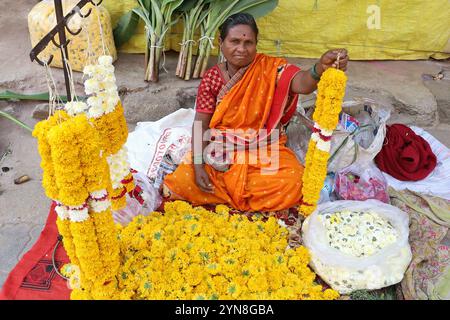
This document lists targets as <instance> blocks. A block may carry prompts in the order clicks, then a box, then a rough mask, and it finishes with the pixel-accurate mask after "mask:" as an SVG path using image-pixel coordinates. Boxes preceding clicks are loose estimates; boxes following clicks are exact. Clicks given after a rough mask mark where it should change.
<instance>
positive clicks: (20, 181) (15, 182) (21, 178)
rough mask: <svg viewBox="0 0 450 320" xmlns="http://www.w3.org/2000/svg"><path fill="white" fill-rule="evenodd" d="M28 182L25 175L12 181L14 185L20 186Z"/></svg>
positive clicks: (28, 178) (27, 177)
mask: <svg viewBox="0 0 450 320" xmlns="http://www.w3.org/2000/svg"><path fill="white" fill-rule="evenodd" d="M30 180H31V178H30V176H28V175H26V174H25V175H23V176H20V177H18V178H17V179H14V184H22V183H25V182H28V181H30Z"/></svg>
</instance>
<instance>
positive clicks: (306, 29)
mask: <svg viewBox="0 0 450 320" xmlns="http://www.w3.org/2000/svg"><path fill="white" fill-rule="evenodd" d="M103 4H104V5H105V6H106V8H107V9H108V10H109V11H110V14H111V17H112V22H113V25H115V24H116V22H117V20H118V19H119V18H120V16H121V15H122V14H124V13H126V12H127V11H128V10H130V9H132V8H134V7H136V6H137V1H136V0H122V1H118V0H104V1H103ZM257 22H258V27H259V29H260V38H259V44H258V50H259V51H260V52H264V53H268V54H272V55H280V56H285V57H305V58H317V57H319V56H320V55H321V54H322V53H323V52H324V51H326V50H328V49H330V48H336V47H345V48H347V49H348V50H349V53H350V56H351V58H352V59H356V60H372V59H379V60H381V59H408V60H414V59H426V58H429V57H430V56H431V57H433V58H436V59H444V58H448V57H450V52H448V50H449V48H448V44H449V38H450V1H449V0H432V1H423V0H396V1H391V0H280V1H279V6H278V7H277V8H276V9H275V10H274V11H273V12H272V13H271V14H270V15H268V16H266V17H263V18H260V19H258V21H257ZM181 28H182V26H180V25H178V26H175V27H174V28H173V30H172V34H171V36H170V37H169V39H168V41H167V43H166V48H167V49H174V50H179V42H180V39H181V35H180V33H181V31H180V30H182V29H181ZM143 31H144V28H143V25H142V23H141V26H140V28H139V31H138V34H137V35H136V36H134V37H133V38H132V39H131V40H130V41H129V43H127V44H125V45H124V46H123V47H122V48H121V50H122V51H125V52H132V53H141V52H144V48H145V36H144V32H143ZM216 52H217V51H216Z"/></svg>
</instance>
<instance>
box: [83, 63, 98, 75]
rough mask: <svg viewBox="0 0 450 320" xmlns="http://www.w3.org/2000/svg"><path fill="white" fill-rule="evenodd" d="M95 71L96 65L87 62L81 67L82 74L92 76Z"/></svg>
mask: <svg viewBox="0 0 450 320" xmlns="http://www.w3.org/2000/svg"><path fill="white" fill-rule="evenodd" d="M95 72H96V66H94V65H92V64H89V65H87V66H85V67H84V68H83V74H84V75H87V76H88V77H92V76H93V75H94V74H95Z"/></svg>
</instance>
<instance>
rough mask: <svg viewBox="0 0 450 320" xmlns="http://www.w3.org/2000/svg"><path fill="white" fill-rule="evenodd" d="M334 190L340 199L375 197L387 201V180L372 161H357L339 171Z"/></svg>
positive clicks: (362, 199) (360, 199)
mask: <svg viewBox="0 0 450 320" xmlns="http://www.w3.org/2000/svg"><path fill="white" fill-rule="evenodd" d="M335 191H336V194H337V196H338V198H339V199H342V200H359V201H364V200H367V199H377V200H379V201H382V202H384V203H389V193H388V184H387V181H386V179H385V177H384V175H383V173H382V172H381V171H380V169H378V168H377V166H375V164H374V163H373V162H372V161H371V162H357V163H354V164H352V165H351V166H349V167H347V168H344V169H342V170H341V171H339V172H338V173H337V175H336V180H335Z"/></svg>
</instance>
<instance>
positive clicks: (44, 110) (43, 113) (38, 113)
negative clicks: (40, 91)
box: [33, 103, 49, 120]
mask: <svg viewBox="0 0 450 320" xmlns="http://www.w3.org/2000/svg"><path fill="white" fill-rule="evenodd" d="M48 111H49V105H48V103H41V104H38V105H36V107H35V108H34V110H33V118H34V119H38V120H44V119H47V118H48V115H49V113H48Z"/></svg>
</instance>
